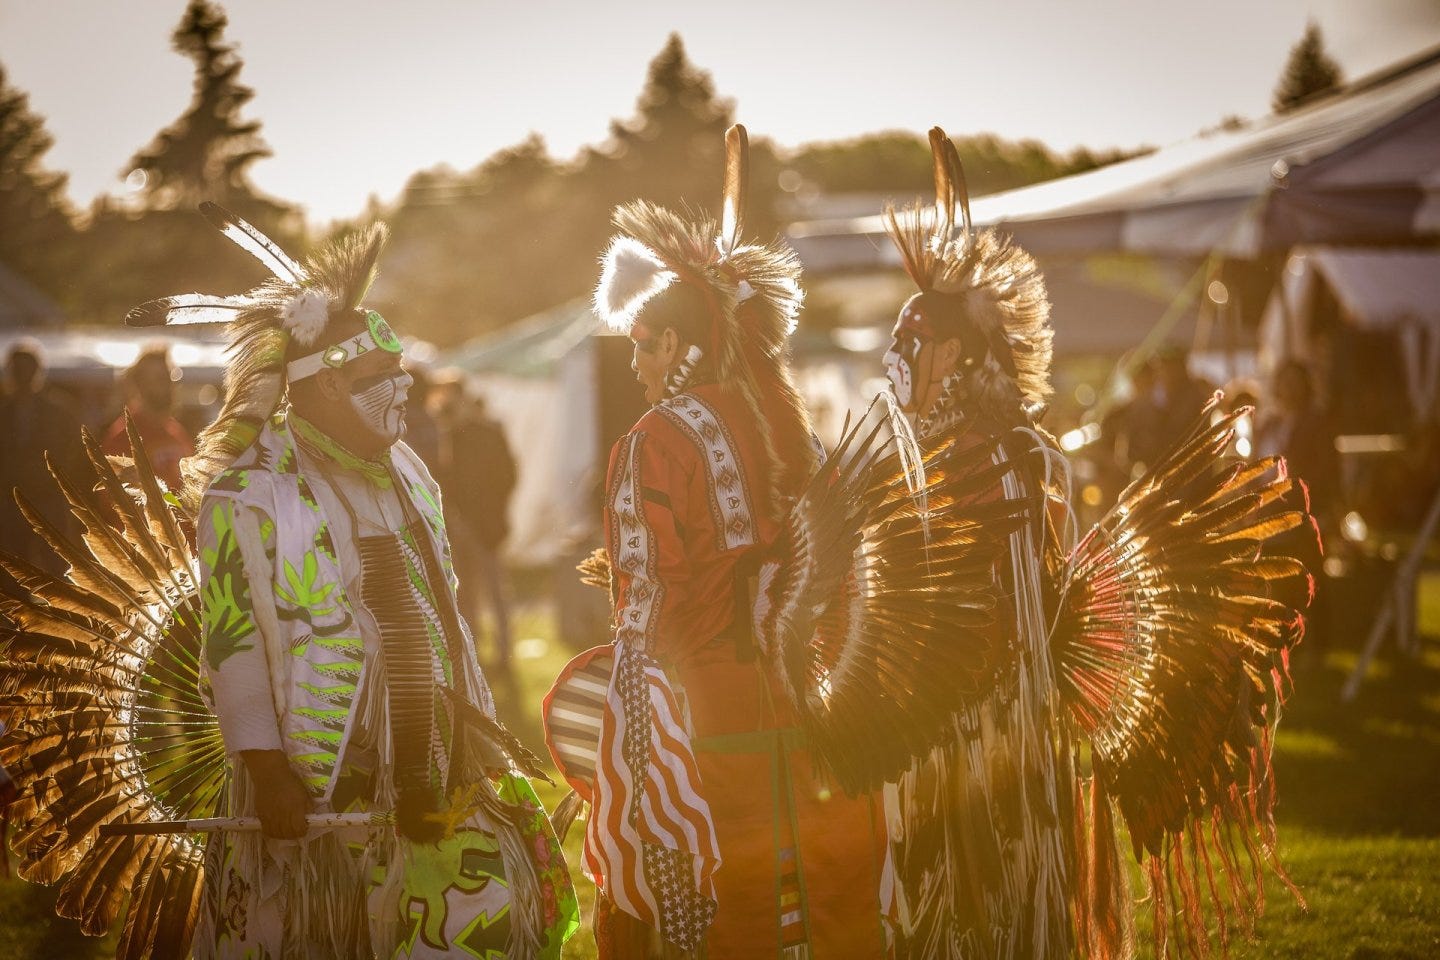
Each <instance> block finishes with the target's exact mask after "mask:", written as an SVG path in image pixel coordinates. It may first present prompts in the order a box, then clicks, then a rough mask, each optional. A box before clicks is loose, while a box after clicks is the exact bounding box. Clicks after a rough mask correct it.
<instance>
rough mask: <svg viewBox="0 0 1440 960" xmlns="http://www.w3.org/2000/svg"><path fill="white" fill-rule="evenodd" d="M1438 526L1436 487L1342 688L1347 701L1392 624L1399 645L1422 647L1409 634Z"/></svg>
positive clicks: (1409, 649) (1411, 648) (1439, 495)
mask: <svg viewBox="0 0 1440 960" xmlns="http://www.w3.org/2000/svg"><path fill="white" fill-rule="evenodd" d="M1436 528H1440V490H1436V491H1435V499H1434V500H1432V501H1431V502H1430V512H1429V513H1427V514H1426V515H1425V522H1424V523H1422V524H1421V525H1420V531H1419V532H1418V533H1417V534H1416V536H1415V543H1414V544H1413V545H1412V546H1411V547H1410V553H1409V554H1408V555H1407V556H1406V557H1405V559H1404V560H1403V561H1402V562H1401V564H1400V567H1399V569H1397V570H1396V571H1395V579H1394V580H1393V581H1392V583H1391V587H1390V589H1389V590H1387V591H1386V592H1385V603H1384V605H1383V606H1382V607H1381V608H1380V612H1379V614H1378V615H1377V616H1376V617H1375V623H1374V624H1373V625H1371V627H1370V636H1369V638H1368V639H1366V641H1365V649H1364V650H1362V651H1361V653H1360V659H1359V660H1357V661H1355V669H1353V670H1351V671H1350V676H1349V677H1347V678H1346V680H1345V686H1344V687H1343V688H1341V690H1340V699H1341V700H1342V701H1343V702H1345V703H1349V702H1350V701H1351V700H1354V699H1355V695H1356V694H1357V693H1359V692H1360V684H1361V683H1362V682H1363V681H1364V679H1365V672H1366V671H1367V670H1368V669H1369V668H1370V662H1371V661H1372V660H1374V659H1375V654H1376V653H1378V652H1379V650H1380V644H1381V643H1382V642H1383V641H1384V639H1385V635H1386V634H1387V633H1389V632H1390V627H1391V625H1392V624H1393V625H1394V627H1395V631H1394V632H1395V646H1396V648H1397V649H1400V650H1404V651H1407V652H1414V648H1418V642H1416V641H1414V639H1413V637H1412V636H1410V635H1409V634H1411V633H1413V631H1414V603H1415V579H1416V577H1418V576H1419V574H1420V564H1421V562H1422V561H1423V560H1424V559H1425V548H1426V547H1427V546H1429V544H1430V541H1431V540H1432V539H1433V538H1434V537H1435V532H1436Z"/></svg>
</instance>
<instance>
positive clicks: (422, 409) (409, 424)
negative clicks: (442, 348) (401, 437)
mask: <svg viewBox="0 0 1440 960" xmlns="http://www.w3.org/2000/svg"><path fill="white" fill-rule="evenodd" d="M405 372H406V373H408V374H410V379H411V380H413V381H414V382H413V383H412V384H411V386H410V409H409V412H408V413H407V414H406V417H405V442H406V443H408V444H409V445H410V449H411V450H414V451H415V452H416V453H417V454H419V456H420V459H421V460H422V461H424V463H425V465H426V466H427V467H429V468H430V469H431V470H436V469H437V468H438V467H439V464H440V461H441V459H442V457H443V452H442V447H443V438H442V437H441V430H440V424H439V422H438V421H437V420H436V419H435V417H434V415H433V413H432V412H431V409H430V407H431V400H430V398H431V396H432V395H433V393H434V390H433V387H434V380H433V379H432V378H431V376H430V370H429V369H428V368H427V367H425V366H424V365H422V364H418V363H414V364H406V366H405Z"/></svg>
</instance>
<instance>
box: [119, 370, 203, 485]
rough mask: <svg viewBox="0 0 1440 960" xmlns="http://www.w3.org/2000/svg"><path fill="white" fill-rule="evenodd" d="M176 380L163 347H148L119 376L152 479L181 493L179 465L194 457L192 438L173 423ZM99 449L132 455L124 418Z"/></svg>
mask: <svg viewBox="0 0 1440 960" xmlns="http://www.w3.org/2000/svg"><path fill="white" fill-rule="evenodd" d="M177 379H179V377H178V376H177V371H176V370H175V368H174V367H173V366H172V365H171V364H170V352H169V350H167V349H166V348H165V347H164V346H154V347H147V348H146V349H145V350H144V351H142V352H141V354H140V356H139V357H138V358H137V359H136V360H135V362H134V363H132V364H131V365H130V366H129V367H128V368H127V369H126V370H125V372H124V373H123V374H121V375H120V386H121V389H122V390H123V392H124V395H125V409H126V411H128V412H129V414H130V419H131V420H133V421H134V423H135V429H136V431H137V432H139V434H140V442H141V443H143V444H144V445H145V453H146V455H147V456H148V457H149V458H150V464H151V466H153V467H154V468H155V475H156V476H158V477H159V478H160V479H161V480H164V481H165V485H166V486H167V487H169V488H170V489H171V490H178V489H180V461H181V460H183V459H185V458H186V457H189V456H191V455H193V454H194V453H195V440H194V438H193V437H192V436H191V435H190V433H189V431H187V430H186V429H185V428H184V427H183V426H181V424H180V421H179V420H177V419H175V413H174V408H175V381H176V380H177ZM101 447H102V449H104V451H105V452H106V453H108V454H111V455H113V456H122V457H130V456H133V455H134V453H133V451H132V450H131V449H130V437H129V436H128V435H127V434H126V432H125V414H123V413H122V414H121V415H120V416H119V417H117V418H116V420H115V422H114V423H112V424H110V428H109V429H108V430H106V431H105V439H104V441H103V442H102V443H101Z"/></svg>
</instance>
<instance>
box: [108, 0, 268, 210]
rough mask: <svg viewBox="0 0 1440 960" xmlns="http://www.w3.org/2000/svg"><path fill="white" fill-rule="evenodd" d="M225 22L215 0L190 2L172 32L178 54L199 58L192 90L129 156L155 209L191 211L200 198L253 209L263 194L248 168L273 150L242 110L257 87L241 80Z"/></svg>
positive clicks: (145, 193) (238, 65) (146, 196)
mask: <svg viewBox="0 0 1440 960" xmlns="http://www.w3.org/2000/svg"><path fill="white" fill-rule="evenodd" d="M227 24H228V20H227V18H226V16H225V11H224V10H223V9H222V8H221V7H220V5H219V4H217V3H214V2H212V0H190V5H189V6H188V7H187V8H186V10H185V14H184V16H183V17H181V20H180V24H179V25H178V26H177V27H176V28H175V32H174V33H173V34H172V35H171V44H172V46H173V47H174V49H175V51H176V52H177V53H180V54H183V55H184V56H186V57H189V58H190V59H191V60H192V61H194V63H195V91H194V96H193V97H192V98H191V101H190V106H189V107H188V108H187V109H186V111H185V113H183V114H182V115H181V116H180V117H179V119H177V120H176V121H175V122H174V123H172V124H171V125H170V126H168V127H166V128H165V129H164V130H162V131H160V133H159V134H157V135H156V137H155V139H154V140H152V141H151V142H150V144H149V146H147V147H145V148H144V149H143V150H141V151H140V152H139V153H137V154H136V155H135V156H134V158H133V159H132V160H131V161H130V167H131V169H132V170H140V171H142V172H143V173H144V174H145V177H146V181H145V187H144V190H143V196H144V198H145V202H146V206H147V207H148V208H150V209H152V210H153V209H160V210H173V209H176V208H182V209H192V210H193V209H194V207H195V205H196V204H198V203H199V202H200V201H202V200H215V201H218V202H220V203H223V204H226V205H227V206H240V207H252V206H253V204H254V202H255V201H256V200H258V199H260V195H259V192H258V191H257V190H256V189H255V188H254V186H253V185H252V184H251V183H250V179H249V168H250V167H251V165H252V164H254V163H255V161H257V160H260V159H262V158H264V157H268V156H270V148H269V146H268V145H266V143H265V140H264V138H262V137H261V135H260V121H258V120H243V119H241V116H240V114H241V112H242V110H243V109H244V107H245V105H246V104H247V103H248V102H249V101H250V99H251V98H252V97H253V96H254V95H255V92H254V91H253V90H252V89H250V88H249V87H247V86H245V85H244V84H242V83H241V82H240V80H239V75H240V70H241V67H242V66H243V63H242V61H241V60H240V57H239V56H238V55H237V54H236V53H235V47H234V46H233V45H231V44H228V43H226V42H225V40H224V35H225V27H226V25H227Z"/></svg>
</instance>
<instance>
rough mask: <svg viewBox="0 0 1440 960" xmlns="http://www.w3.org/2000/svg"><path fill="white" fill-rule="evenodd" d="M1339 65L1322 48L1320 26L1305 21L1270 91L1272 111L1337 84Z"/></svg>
mask: <svg viewBox="0 0 1440 960" xmlns="http://www.w3.org/2000/svg"><path fill="white" fill-rule="evenodd" d="M1340 81H1341V75H1340V65H1339V64H1338V63H1336V62H1335V60H1334V59H1333V58H1331V56H1330V55H1329V54H1328V53H1326V52H1325V41H1324V39H1323V38H1322V37H1321V36H1320V27H1319V26H1318V25H1317V24H1316V23H1315V21H1314V20H1311V21H1310V22H1309V23H1307V24H1306V25H1305V34H1304V36H1302V37H1301V38H1300V42H1299V43H1297V44H1295V46H1293V47H1291V48H1290V57H1289V59H1287V60H1286V61H1285V69H1284V70H1283V71H1282V72H1281V74H1280V80H1279V82H1278V83H1276V85H1275V92H1274V93H1273V94H1271V97H1270V105H1271V106H1272V107H1273V108H1274V110H1275V112H1276V113H1285V112H1287V111H1290V110H1293V109H1295V108H1296V107H1297V106H1299V105H1300V104H1302V103H1304V102H1305V101H1307V100H1309V99H1310V98H1312V97H1314V96H1315V95H1316V94H1319V93H1323V92H1325V91H1326V90H1333V89H1335V88H1336V87H1338V86H1339V85H1340Z"/></svg>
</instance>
